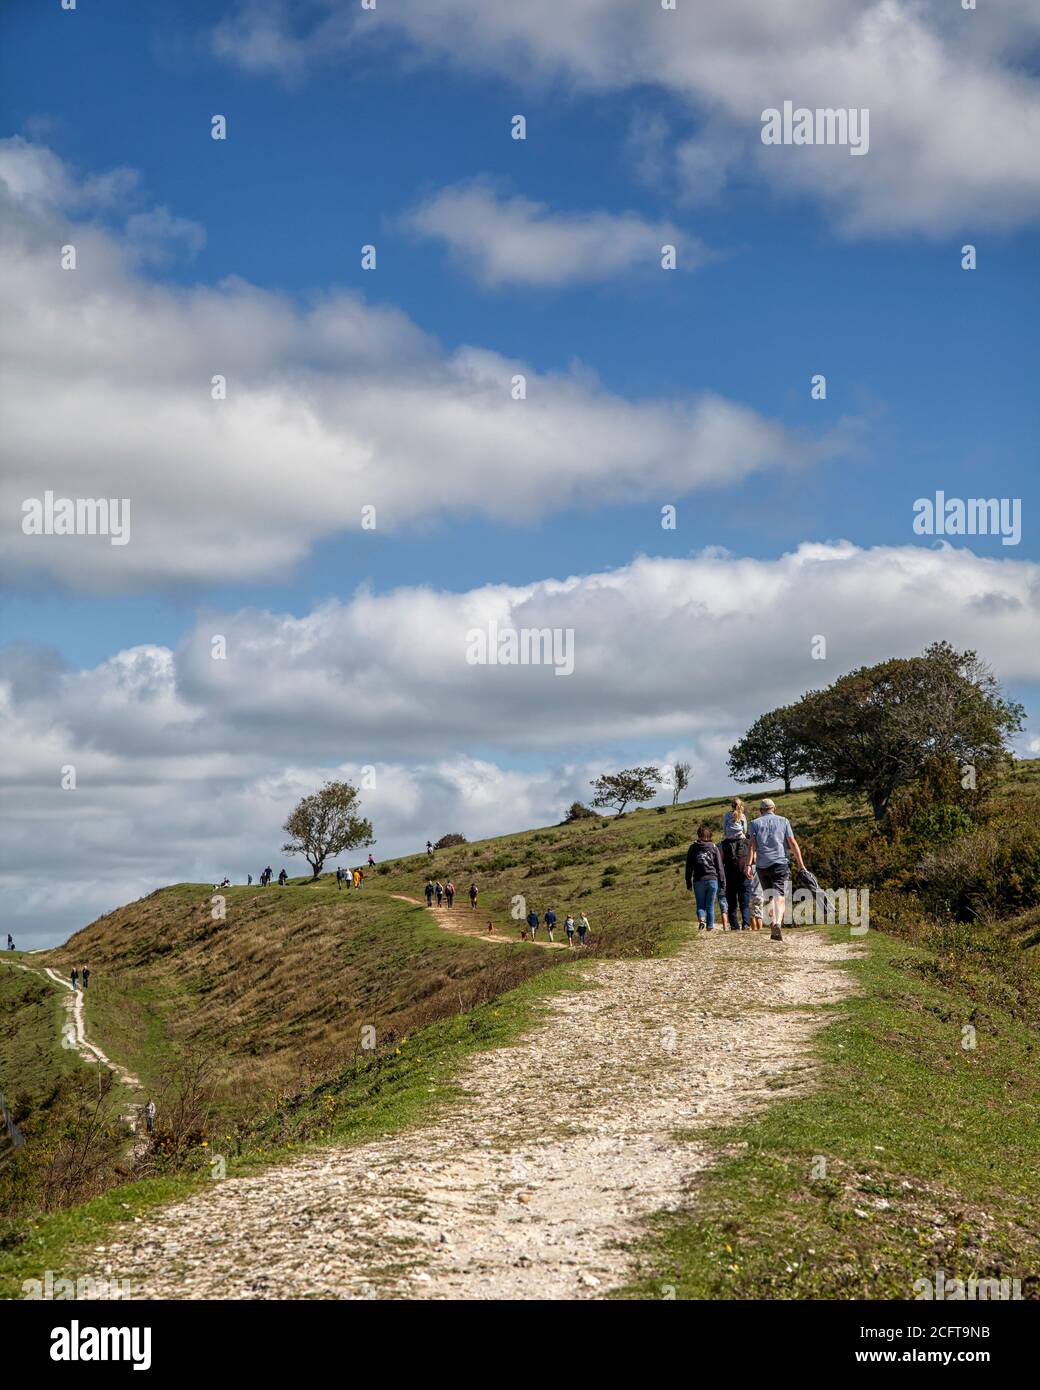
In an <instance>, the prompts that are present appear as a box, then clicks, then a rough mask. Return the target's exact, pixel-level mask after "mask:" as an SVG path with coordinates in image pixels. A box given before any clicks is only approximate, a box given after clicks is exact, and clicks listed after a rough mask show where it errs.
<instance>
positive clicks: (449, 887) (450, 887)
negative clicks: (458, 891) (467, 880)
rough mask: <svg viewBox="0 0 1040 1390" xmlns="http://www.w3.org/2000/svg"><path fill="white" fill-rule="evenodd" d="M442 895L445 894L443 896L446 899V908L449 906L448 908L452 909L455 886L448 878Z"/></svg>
mask: <svg viewBox="0 0 1040 1390" xmlns="http://www.w3.org/2000/svg"><path fill="white" fill-rule="evenodd" d="M444 893H445V896H446V897H447V899H448V906H449V907H454V905H455V885H454V883H452V881H451V879H450V878H449V879H448V881H447V883H446V884H445V885H444Z"/></svg>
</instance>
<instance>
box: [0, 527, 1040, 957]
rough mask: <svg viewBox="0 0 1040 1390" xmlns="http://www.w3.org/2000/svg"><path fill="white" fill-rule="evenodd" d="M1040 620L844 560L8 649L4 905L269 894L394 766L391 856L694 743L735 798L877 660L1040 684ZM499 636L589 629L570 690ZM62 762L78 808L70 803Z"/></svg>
mask: <svg viewBox="0 0 1040 1390" xmlns="http://www.w3.org/2000/svg"><path fill="white" fill-rule="evenodd" d="M1038 615H1040V566H1038V565H1037V564H1035V563H1032V562H1028V561H1024V560H1017V559H1014V560H1009V559H999V560H989V559H980V558H979V557H977V556H975V555H973V554H972V553H971V552H970V551H967V550H955V549H951V548H938V549H930V548H924V547H914V546H903V547H887V548H876V549H871V550H862V549H858V548H856V547H855V546H852V545H849V544H847V543H838V544H833V545H802V546H801V547H799V549H798V550H797V551H795V552H793V553H792V554H789V555H785V556H783V557H781V558H780V559H777V560H772V561H762V560H754V559H748V558H735V557H727V556H725V555H721V554H719V553H718V552H706V553H704V554H701V555H698V556H695V557H692V558H689V559H683V560H666V559H650V558H645V559H640V560H637V561H635V562H634V563H633V564H631V565H628V566H626V567H624V568H623V569H618V570H612V571H607V572H605V573H601V574H591V575H586V576H580V577H577V576H576V577H571V578H567V579H562V580H555V579H547V580H544V581H542V582H540V583H537V584H529V585H524V586H520V587H516V588H509V587H501V586H487V587H483V588H479V589H474V590H471V591H469V592H466V593H461V594H452V593H442V592H435V591H433V590H431V589H428V588H404V589H400V590H398V591H395V592H392V593H388V594H384V595H378V596H377V595H373V594H370V593H367V592H360V593H358V594H357V595H356V596H355V597H354V598H353V599H352V600H350V601H349V602H334V603H328V604H325V605H323V606H321V607H319V608H316V609H315V610H313V611H312V612H310V613H307V614H305V615H304V616H302V617H295V616H290V615H285V614H276V613H263V612H257V611H255V610H245V611H240V612H236V613H222V614H212V615H206V616H202V617H200V618H199V620H198V622H197V625H196V626H195V628H194V629H193V630H192V631H191V632H190V633H189V634H188V635H187V636H186V638H185V639H184V641H183V643H182V644H181V645H180V647H179V648H178V649H177V650H176V651H175V652H173V651H169V650H167V649H166V648H163V647H158V646H147V647H137V648H133V649H131V650H129V651H122V652H118V653H116V654H114V655H113V656H112V657H111V658H110V659H109V660H108V661H105V662H103V663H102V664H100V665H99V666H98V667H96V668H94V669H90V670H85V671H73V670H68V669H65V668H63V667H62V665H61V663H60V661H58V660H57V659H54V658H53V657H52V656H50V655H49V654H47V653H46V652H43V653H36V654H35V655H33V654H32V652H31V651H28V652H27V651H26V650H24V649H22V650H15V651H12V652H10V653H8V654H6V655H5V654H4V653H2V652H0V716H2V717H0V788H2V789H3V797H2V801H3V806H4V808H5V810H4V815H5V820H4V825H3V827H2V833H3V836H4V843H5V849H6V858H7V862H8V863H9V864H12V865H16V866H17V869H16V870H13V871H11V872H10V873H9V874H8V876H7V877H6V879H5V880H3V883H4V885H5V886H6V889H7V892H6V895H5V902H6V903H7V904H8V905H9V907H10V905H12V904H20V903H25V904H26V905H25V906H23V907H22V908H20V909H18V911H19V912H20V914H21V915H20V916H17V917H16V918H12V921H15V922H16V926H17V930H15V927H14V926H12V928H11V929H12V930H15V934H16V937H17V936H18V935H19V933H21V934H23V935H24V934H25V933H28V932H32V933H33V935H34V937H35V938H40V937H42V936H43V935H44V934H45V933H47V934H49V939H51V940H53V939H54V934H55V932H56V931H57V930H58V929H59V928H60V929H62V930H64V929H71V928H73V927H75V926H79V925H82V924H83V923H84V922H85V921H86V920H87V919H88V918H89V917H90V916H92V915H94V914H96V913H97V912H100V911H102V910H107V909H109V908H111V907H114V906H116V905H117V904H118V903H119V902H120V901H123V900H125V899H126V898H128V897H133V896H136V895H138V894H140V893H143V892H145V891H149V890H150V889H151V888H153V887H155V886H157V885H158V884H160V883H163V882H167V881H175V880H183V879H194V880H201V881H215V880H216V879H218V878H219V877H221V876H222V875H223V874H224V872H229V873H231V874H232V875H233V876H234V877H238V878H241V877H244V875H245V873H246V872H247V871H251V872H253V873H254V875H255V874H256V873H257V872H258V871H259V869H261V868H262V867H263V866H264V864H266V863H267V862H268V861H270V862H272V863H274V861H275V856H276V853H277V848H278V846H279V845H280V844H281V836H280V832H279V827H280V825H281V822H282V820H283V819H284V815H285V812H286V809H287V808H288V807H289V806H291V805H292V804H293V802H294V800H295V799H296V798H297V797H298V796H299V795H301V794H302V793H303V792H304V791H307V790H310V789H312V788H313V787H314V786H315V785H317V783H318V782H320V780H321V778H322V776H323V775H326V774H327V773H328V772H329V771H330V770H341V771H342V772H343V773H345V774H346V775H348V776H354V777H359V775H360V772H361V769H362V768H363V767H366V766H370V767H374V768H375V769H376V788H375V790H374V791H367V792H366V793H365V795H364V804H365V810H366V813H368V814H371V816H372V819H373V822H374V824H375V827H376V831H377V834H378V836H379V848H378V850H377V857H378V856H379V855H390V854H394V853H402V852H409V851H411V850H413V849H414V848H416V847H417V846H421V845H422V844H423V843H424V842H425V839H426V837H427V835H434V833H435V832H436V834H443V833H445V832H446V831H449V830H461V831H462V832H463V833H464V834H466V835H467V836H468V837H469V838H470V839H474V838H480V837H483V836H486V835H494V834H501V833H504V832H506V831H509V830H517V829H523V828H526V827H528V826H531V825H535V824H539V823H547V822H552V821H555V820H557V819H559V818H560V816H561V815H562V814H563V812H564V810H565V809H566V806H567V805H568V804H569V803H570V802H571V801H573V800H575V799H585V798H586V797H587V796H588V782H589V779H590V778H591V777H592V776H593V775H595V773H596V772H598V771H602V770H604V769H605V768H606V767H608V766H611V765H615V766H616V765H617V764H618V762H622V760H623V763H622V765H624V763H628V762H629V761H633V762H634V761H638V762H648V761H655V762H656V761H660V762H667V761H671V759H672V757H673V756H674V754H675V752H676V750H677V749H678V750H681V751H683V752H684V754H685V755H686V756H690V758H691V761H693V763H694V776H695V784H694V785H695V794H697V795H701V796H704V795H708V794H710V793H712V792H720V793H721V792H724V791H726V790H727V789H728V786H729V784H728V780H727V777H726V772H725V756H726V749H727V748H728V747H729V745H730V744H731V743H732V742H733V741H734V740H735V738H737V737H738V736H739V735H740V734H741V733H742V732H743V731H744V729H745V728H746V727H747V725H748V724H749V723H750V722H751V721H752V720H753V719H754V718H755V717H757V715H759V714H760V713H762V711H763V710H764V709H767V708H773V707H775V706H777V705H779V704H783V703H786V702H788V701H790V700H792V699H795V698H797V697H798V696H799V695H801V694H802V693H803V692H804V691H805V690H806V689H809V688H817V687H819V686H823V685H826V684H829V683H830V682H831V681H833V680H834V679H836V678H837V676H839V675H841V674H843V673H844V672H845V671H847V670H850V669H853V668H855V667H857V666H859V665H861V664H864V663H869V662H873V661H877V660H881V659H883V658H885V657H889V656H893V655H910V654H913V653H917V652H920V651H922V650H923V649H924V648H925V647H926V646H927V645H928V644H929V643H930V642H932V641H935V640H937V639H940V638H946V639H948V640H949V641H951V642H953V643H954V644H955V645H957V646H959V647H971V648H975V649H977V650H978V651H979V652H980V654H981V655H982V656H983V657H984V658H985V659H986V660H988V661H990V662H991V663H992V664H993V666H994V667H995V669H996V672H997V674H998V676H999V677H1000V678H1001V679H1002V680H1003V681H1005V682H1009V683H1014V684H1015V685H1017V686H1019V687H1029V686H1035V685H1037V684H1038V683H1040V616H1038ZM492 619H495V620H497V621H498V622H499V623H500V625H501V626H503V627H504V626H506V625H513V626H516V627H538V628H541V627H550V628H553V627H561V628H572V629H573V631H574V641H575V649H574V654H575V665H574V672H573V674H572V675H570V676H566V677H559V676H555V675H554V674H553V672H552V670H551V669H550V668H548V667H542V666H527V667H520V666H514V667H510V666H498V667H490V666H471V665H469V664H467V662H466V657H465V653H466V639H467V633H468V632H469V630H470V629H472V628H476V627H484V626H486V625H487V623H488V622H489V621H490V620H492ZM215 633H220V634H222V635H224V636H225V637H226V639H227V657H226V659H225V660H214V659H213V658H212V656H211V650H212V648H211V638H212V636H213V635H214V634H215ZM820 635H822V636H824V637H826V639H827V659H826V660H824V661H817V660H814V659H813V658H812V656H811V644H812V642H813V639H814V638H816V637H817V636H820ZM1028 737H1032V733H1031V731H1030V734H1029V735H1028ZM1034 742H1035V740H1034ZM476 749H480V750H483V751H482V752H481V754H480V755H479V756H477V755H476V754H475V753H474V750H476ZM67 764H72V765H74V766H75V768H76V773H77V788H76V790H74V791H62V790H60V787H59V772H60V768H61V767H62V766H64V765H67ZM70 882H71V883H74V884H75V885H76V887H77V890H78V891H77V892H76V894H74V895H72V894H70V891H69V884H70Z"/></svg>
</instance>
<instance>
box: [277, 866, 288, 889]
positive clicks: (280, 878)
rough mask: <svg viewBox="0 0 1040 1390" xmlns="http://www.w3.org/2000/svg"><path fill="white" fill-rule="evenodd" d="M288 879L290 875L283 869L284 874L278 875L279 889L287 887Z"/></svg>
mask: <svg viewBox="0 0 1040 1390" xmlns="http://www.w3.org/2000/svg"><path fill="white" fill-rule="evenodd" d="M288 877H289V875H288V874H287V873H286V872H285V870H284V869H283V870H282V872H281V873H280V874H279V875H278V887H279V888H284V887H285V884H286V881H287V879H288Z"/></svg>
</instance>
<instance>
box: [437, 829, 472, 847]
mask: <svg viewBox="0 0 1040 1390" xmlns="http://www.w3.org/2000/svg"><path fill="white" fill-rule="evenodd" d="M465 843H466V837H465V835H460V834H458V833H457V832H454V833H452V834H451V835H442V836H441V838H440V839H439V840H438V841H437V843H436V844H435V845H434V849H451V847H452V845H464V844H465Z"/></svg>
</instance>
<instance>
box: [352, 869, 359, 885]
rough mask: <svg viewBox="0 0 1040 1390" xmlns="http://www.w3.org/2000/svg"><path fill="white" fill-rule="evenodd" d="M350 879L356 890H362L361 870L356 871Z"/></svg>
mask: <svg viewBox="0 0 1040 1390" xmlns="http://www.w3.org/2000/svg"><path fill="white" fill-rule="evenodd" d="M350 877H351V881H352V882H353V884H354V887H355V888H360V887H361V870H360V869H355V870H354V872H353V873H352V874H351V876H350Z"/></svg>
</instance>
